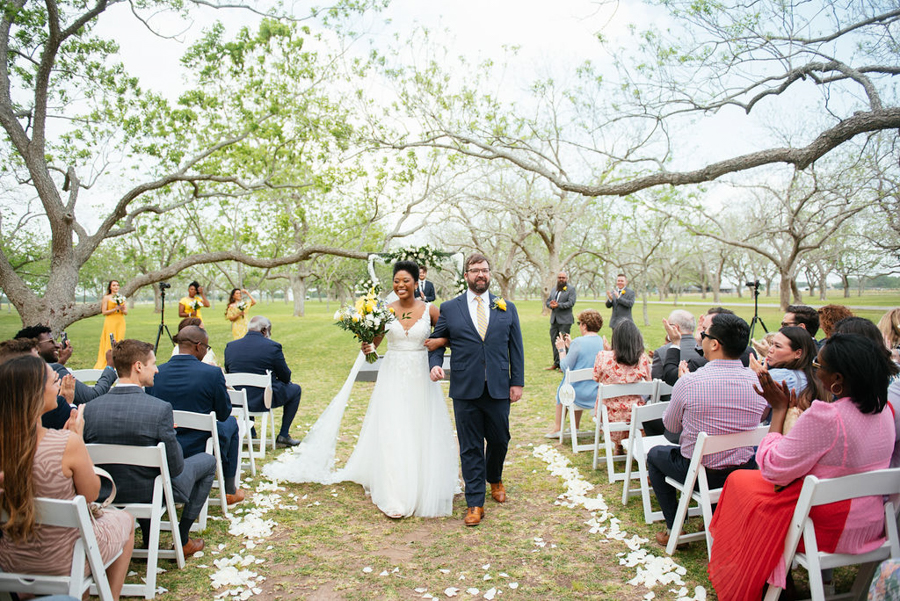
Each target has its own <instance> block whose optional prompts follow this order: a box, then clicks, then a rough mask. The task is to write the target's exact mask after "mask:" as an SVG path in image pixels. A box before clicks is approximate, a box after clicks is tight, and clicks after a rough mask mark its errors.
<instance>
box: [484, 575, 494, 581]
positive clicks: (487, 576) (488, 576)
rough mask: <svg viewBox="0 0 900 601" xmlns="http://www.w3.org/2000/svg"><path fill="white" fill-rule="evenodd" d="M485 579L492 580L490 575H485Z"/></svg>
mask: <svg viewBox="0 0 900 601" xmlns="http://www.w3.org/2000/svg"><path fill="white" fill-rule="evenodd" d="M484 579H485V580H492V578H491V575H490V574H485V575H484Z"/></svg>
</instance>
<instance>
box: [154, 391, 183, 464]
mask: <svg viewBox="0 0 900 601" xmlns="http://www.w3.org/2000/svg"><path fill="white" fill-rule="evenodd" d="M156 437H157V438H158V439H159V441H160V442H162V443H165V445H166V463H168V464H169V475H170V476H171V477H173V478H174V477H175V476H177V475H179V474H180V473H181V472H183V471H184V453H183V452H182V450H181V445H180V444H178V439H177V438H176V437H175V420H174V418H173V416H172V406H171V405H169V406H168V408H166V409H164V410H163V412H162V415H160V418H159V421H158V422H157V434H156Z"/></svg>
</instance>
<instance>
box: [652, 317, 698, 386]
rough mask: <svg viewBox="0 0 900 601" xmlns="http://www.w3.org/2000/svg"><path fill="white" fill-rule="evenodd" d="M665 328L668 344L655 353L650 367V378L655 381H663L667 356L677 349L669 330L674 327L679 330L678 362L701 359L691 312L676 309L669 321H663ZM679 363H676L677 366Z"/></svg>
mask: <svg viewBox="0 0 900 601" xmlns="http://www.w3.org/2000/svg"><path fill="white" fill-rule="evenodd" d="M663 326H664V327H665V328H666V330H667V333H666V340H667V341H668V342H667V343H666V344H664V345H662V346H661V347H659V348H658V349H656V350H655V351H653V363H652V365H651V367H650V377H651V378H653V379H654V380H662V379H663V370H664V368H665V363H666V356H667V354H668V352H669V349H673V348H676V346H675V345H674V344H673V343H672V337H671V336H670V335H669V334H668V328H670V327H672V328H677V330H678V332H677V335H678V339H679V345H678V347H677V348H678V361H682V360H683V361H690V360H691V359H694V358H696V357H700V353H698V352H697V349H696V348H695V347H696V343H695V341H694V329H695V328H696V322H695V320H694V316H693V315H691V313H690V312H689V311H685V310H684V309H675V310H674V311H672V312H671V313H669V319H668V320H666V319H664V320H663ZM673 356H674V355H673ZM678 361H676V365H677V363H678ZM674 383H675V382H674V381H673V382H672V384H674Z"/></svg>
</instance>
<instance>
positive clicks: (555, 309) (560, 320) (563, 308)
mask: <svg viewBox="0 0 900 601" xmlns="http://www.w3.org/2000/svg"><path fill="white" fill-rule="evenodd" d="M545 305H546V306H547V307H548V308H549V309H550V346H551V347H553V365H551V366H550V367H548V368H547V369H548V370H553V369H559V350H558V349H557V348H556V338H557V336H559V335H560V334H568V333H569V331H570V330H571V329H572V324H573V323H575V317H573V316H572V307H574V306H575V286H573V285H572V284H570V283H569V274H567V273H566V272H565V271H560V272H559V275H557V276H556V289H555V290H552V291H551V292H550V296H548V297H547V302H546V303H545Z"/></svg>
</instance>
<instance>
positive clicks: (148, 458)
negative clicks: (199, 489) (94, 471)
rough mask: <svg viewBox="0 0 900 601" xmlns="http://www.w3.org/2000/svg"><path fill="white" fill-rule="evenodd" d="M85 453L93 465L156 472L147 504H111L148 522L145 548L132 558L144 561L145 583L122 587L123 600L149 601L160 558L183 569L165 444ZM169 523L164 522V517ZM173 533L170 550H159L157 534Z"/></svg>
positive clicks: (99, 447) (92, 448)
mask: <svg viewBox="0 0 900 601" xmlns="http://www.w3.org/2000/svg"><path fill="white" fill-rule="evenodd" d="M87 449H88V453H89V454H90V456H91V461H93V462H94V465H110V464H111V465H131V466H136V467H152V468H156V469H158V470H159V475H158V476H157V477H156V478H155V479H154V481H153V497H152V499H151V500H150V502H149V503H116V502H115V500H114V501H113V505H115V506H116V507H119V508H121V509H124V510H125V511H127V512H128V513H130V514H131V515H132V516H134V517H135V518H137V519H149V520H150V540H149V541H148V543H149V544H148V546H147V547H148V548H147V549H138V548H135V550H134V553H133V554H132V557H139V558H140V557H146V558H147V575H146V577H145V578H144V584H125V586H123V587H122V596H124V597H144V598H145V599H152V598H153V597H154V596H155V595H156V564H157V563H158V559H159V558H163V559H174V560H175V562H176V564H177V565H178V567H179V569H181V568H184V550H183V549H182V542H181V535H180V534H179V532H178V514H177V513H175V497H174V496H173V495H172V479H171V477H170V476H169V464H168V462H167V460H166V445H165V443H162V442H161V443H159V444H158V445H156V446H155V447H132V446H128V445H119V444H89V445H87ZM166 515H168V518H169V520H166V521H164V520H163V519H162V518H163V516H166ZM163 529H166V530H171V531H172V549H161V548H160V546H159V534H160V531H161V530H163Z"/></svg>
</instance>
